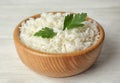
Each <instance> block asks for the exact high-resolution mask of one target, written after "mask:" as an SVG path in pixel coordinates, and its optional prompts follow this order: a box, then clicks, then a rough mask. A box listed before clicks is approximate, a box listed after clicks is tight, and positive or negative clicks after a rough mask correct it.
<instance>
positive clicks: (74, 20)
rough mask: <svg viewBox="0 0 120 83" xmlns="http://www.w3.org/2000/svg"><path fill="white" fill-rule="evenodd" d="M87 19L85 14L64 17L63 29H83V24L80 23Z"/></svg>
mask: <svg viewBox="0 0 120 83" xmlns="http://www.w3.org/2000/svg"><path fill="white" fill-rule="evenodd" d="M86 17H87V13H81V14H80V13H78V14H75V15H74V14H69V15H67V16H65V19H64V28H63V30H65V29H73V28H77V27H83V26H84V24H83V23H82V22H84V21H85V18H86Z"/></svg>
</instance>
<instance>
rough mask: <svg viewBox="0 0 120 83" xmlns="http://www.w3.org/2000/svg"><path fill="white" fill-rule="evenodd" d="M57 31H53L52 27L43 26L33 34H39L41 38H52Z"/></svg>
mask: <svg viewBox="0 0 120 83" xmlns="http://www.w3.org/2000/svg"><path fill="white" fill-rule="evenodd" d="M56 34H57V33H55V32H54V31H53V29H51V28H48V27H45V28H42V29H41V30H39V31H38V32H36V33H35V34H34V36H38V37H39V36H41V37H42V38H53V37H54V36H55V35H56Z"/></svg>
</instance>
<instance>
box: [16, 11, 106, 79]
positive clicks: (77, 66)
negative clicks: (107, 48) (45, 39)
mask: <svg viewBox="0 0 120 83" xmlns="http://www.w3.org/2000/svg"><path fill="white" fill-rule="evenodd" d="M52 13H53V14H55V13H57V12H52ZM60 13H64V12H60ZM31 17H32V18H35V19H36V18H37V17H40V15H39V14H38V15H34V16H31ZM31 17H30V18H31ZM28 19H29V18H27V19H25V20H23V21H22V22H25V21H27V20H28ZM88 19H91V18H88ZM88 19H87V20H88ZM91 20H93V19H91ZM22 22H20V23H19V24H18V26H17V27H16V29H15V31H14V42H15V45H16V49H17V52H18V54H19V56H20V58H21V60H22V61H23V63H25V64H26V65H27V66H28V67H30V68H31V69H32V70H34V71H36V72H38V73H40V74H43V75H47V76H51V77H66V76H72V75H75V74H78V73H81V72H83V71H85V70H87V69H88V68H89V67H90V66H91V65H92V64H93V63H94V62H95V61H96V59H97V57H98V56H99V54H100V51H101V47H102V43H103V40H104V36H105V34H104V30H103V28H102V26H101V25H100V24H98V29H99V32H100V38H99V40H98V41H97V43H96V44H95V45H93V46H91V47H89V48H87V49H85V50H82V51H75V52H71V53H58V54H54V53H46V52H40V51H36V50H33V49H31V48H29V47H27V46H25V45H24V44H23V43H22V42H21V40H20V37H19V34H20V30H19V27H20V26H21V23H22Z"/></svg>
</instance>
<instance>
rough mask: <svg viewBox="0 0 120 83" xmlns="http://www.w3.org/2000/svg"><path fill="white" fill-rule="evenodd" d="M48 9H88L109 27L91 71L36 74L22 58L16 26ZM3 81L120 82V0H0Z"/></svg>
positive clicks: (52, 82)
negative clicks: (65, 74) (68, 74)
mask: <svg viewBox="0 0 120 83" xmlns="http://www.w3.org/2000/svg"><path fill="white" fill-rule="evenodd" d="M47 11H67V12H69V11H70V12H87V13H88V15H89V17H92V18H94V19H95V20H97V21H98V22H99V23H100V24H101V25H102V26H103V27H104V29H105V33H106V38H105V43H104V46H103V49H102V53H101V56H100V57H99V59H98V60H97V62H96V63H95V64H94V66H92V67H91V68H90V69H89V70H88V71H86V72H84V73H82V74H79V75H76V76H72V77H67V78H51V77H46V76H42V75H39V74H36V73H34V72H33V71H31V70H30V69H29V68H27V67H26V66H25V65H24V64H23V63H22V62H21V60H20V59H19V57H18V55H17V53H16V50H15V47H14V42H13V31H14V28H15V26H16V25H17V24H18V23H19V22H20V21H21V20H23V19H24V18H26V17H28V16H31V15H34V14H38V13H41V12H47ZM0 83H120V0H0Z"/></svg>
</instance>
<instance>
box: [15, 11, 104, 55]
mask: <svg viewBox="0 0 120 83" xmlns="http://www.w3.org/2000/svg"><path fill="white" fill-rule="evenodd" d="M46 13H53V14H56V13H67V12H46ZM69 13H71V12H69ZM38 17H40V14H36V15H33V16H30V17H28V18H26V19H24V20H22V21H21V22H20V23H19V24H18V25H17V26H16V28H15V30H14V34H13V38H14V42H15V44H19V46H21V47H23V48H24V49H25V50H26V51H28V52H30V53H32V54H35V55H38V56H45V57H46V56H47V57H48V56H49V57H51V56H52V57H66V56H80V55H84V54H87V53H89V52H91V51H93V50H95V49H96V48H97V47H99V46H100V45H101V44H102V42H103V41H104V38H105V32H104V29H103V27H102V26H101V25H100V24H99V23H98V22H97V21H95V20H94V19H92V18H89V17H88V19H91V20H94V21H95V22H96V23H97V25H98V26H97V28H98V29H99V32H100V38H99V40H98V41H97V42H96V43H95V44H94V45H92V46H90V47H88V48H86V49H83V50H77V51H73V52H68V53H49V52H42V51H38V50H35V49H32V48H30V47H28V46H26V45H25V44H24V43H22V42H21V40H20V37H19V35H20V29H19V27H20V26H21V24H22V23H23V22H26V21H27V20H28V19H29V18H35V19H36V18H38Z"/></svg>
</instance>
